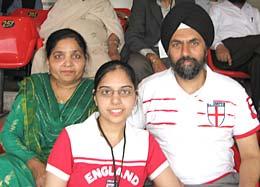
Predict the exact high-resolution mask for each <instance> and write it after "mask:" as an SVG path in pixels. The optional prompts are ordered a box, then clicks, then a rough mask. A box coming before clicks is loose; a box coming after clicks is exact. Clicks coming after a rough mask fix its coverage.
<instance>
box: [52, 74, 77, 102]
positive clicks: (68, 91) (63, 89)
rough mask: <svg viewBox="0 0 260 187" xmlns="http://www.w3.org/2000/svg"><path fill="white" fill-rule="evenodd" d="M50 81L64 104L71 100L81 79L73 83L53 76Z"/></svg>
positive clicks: (59, 100) (57, 97)
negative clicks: (61, 80) (63, 81)
mask: <svg viewBox="0 0 260 187" xmlns="http://www.w3.org/2000/svg"><path fill="white" fill-rule="evenodd" d="M50 82H51V86H52V89H53V92H54V94H55V96H56V99H57V101H58V103H60V104H64V103H66V102H67V100H69V98H70V97H71V96H72V94H73V93H74V91H75V90H76V88H77V86H78V84H79V83H80V81H75V82H73V83H71V84H65V83H62V82H60V81H58V80H57V79H54V78H53V77H51V78H50Z"/></svg>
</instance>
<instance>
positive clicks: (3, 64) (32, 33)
mask: <svg viewBox="0 0 260 187" xmlns="http://www.w3.org/2000/svg"><path fill="white" fill-rule="evenodd" d="M0 24H1V25H0V33H1V34H0V116H1V115H4V111H3V88H4V75H3V74H4V69H16V68H20V67H24V66H26V65H27V64H28V63H29V62H30V61H31V59H32V56H33V54H34V52H35V48H36V46H37V44H38V43H40V42H39V41H40V38H39V34H38V32H37V29H36V27H35V24H34V22H33V20H32V19H31V18H28V17H13V16H0Z"/></svg>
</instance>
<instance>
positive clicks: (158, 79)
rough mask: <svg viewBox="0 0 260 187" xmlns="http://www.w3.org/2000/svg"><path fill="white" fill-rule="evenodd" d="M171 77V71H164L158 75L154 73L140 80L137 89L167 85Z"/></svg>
mask: <svg viewBox="0 0 260 187" xmlns="http://www.w3.org/2000/svg"><path fill="white" fill-rule="evenodd" d="M171 76H173V74H172V71H171V69H167V70H164V71H162V72H159V73H154V74H152V75H150V76H148V77H146V78H145V79H143V80H142V82H141V83H140V85H139V87H149V86H152V87H156V86H158V85H160V86H162V85H164V84H168V83H169V78H170V77H171Z"/></svg>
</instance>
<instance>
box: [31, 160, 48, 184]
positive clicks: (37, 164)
mask: <svg viewBox="0 0 260 187" xmlns="http://www.w3.org/2000/svg"><path fill="white" fill-rule="evenodd" d="M27 165H28V167H29V168H30V170H31V171H32V174H33V177H34V179H35V183H36V187H44V185H45V179H46V171H45V165H44V164H43V163H42V162H41V161H39V160H38V159H36V158H32V159H31V160H29V161H28V162H27Z"/></svg>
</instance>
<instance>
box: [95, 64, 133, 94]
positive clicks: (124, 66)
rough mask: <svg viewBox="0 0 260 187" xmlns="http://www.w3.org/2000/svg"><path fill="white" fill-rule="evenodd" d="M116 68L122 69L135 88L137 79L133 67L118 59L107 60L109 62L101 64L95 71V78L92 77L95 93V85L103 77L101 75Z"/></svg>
mask: <svg viewBox="0 0 260 187" xmlns="http://www.w3.org/2000/svg"><path fill="white" fill-rule="evenodd" d="M116 69H121V70H123V71H124V72H125V73H126V75H127V76H128V78H129V79H130V81H131V82H132V83H133V85H134V89H135V90H136V89H137V80H136V77H135V72H134V70H133V68H132V67H131V66H129V65H128V64H127V63H125V62H122V61H119V60H112V61H109V62H107V63H105V64H103V65H102V66H100V68H99V69H98V70H97V73H96V75H95V79H94V94H95V93H96V90H97V87H98V85H99V83H100V81H101V80H102V79H103V77H104V76H105V75H106V74H107V73H109V72H111V71H114V70H116ZM118 78H119V79H120V77H118Z"/></svg>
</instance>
